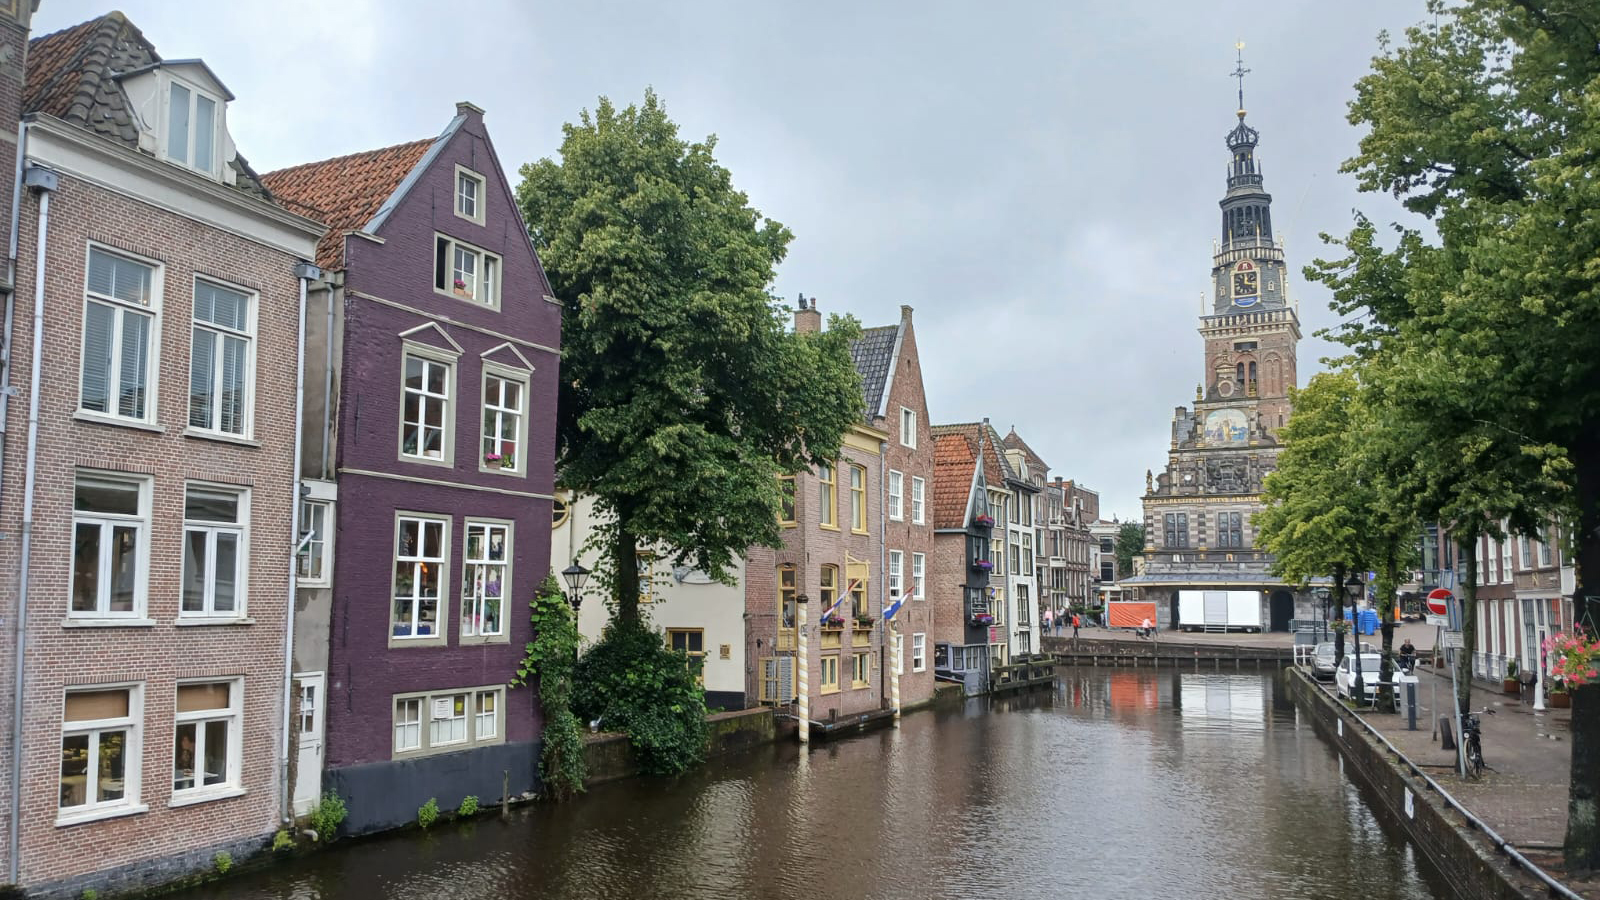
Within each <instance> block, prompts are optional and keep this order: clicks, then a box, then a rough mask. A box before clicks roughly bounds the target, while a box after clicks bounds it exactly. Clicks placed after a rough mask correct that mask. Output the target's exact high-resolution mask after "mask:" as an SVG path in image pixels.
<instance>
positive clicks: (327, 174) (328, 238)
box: [261, 138, 434, 269]
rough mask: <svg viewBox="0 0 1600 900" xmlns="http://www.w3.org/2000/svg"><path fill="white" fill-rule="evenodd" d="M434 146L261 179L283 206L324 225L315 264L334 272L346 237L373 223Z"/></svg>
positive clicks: (357, 156)
mask: <svg viewBox="0 0 1600 900" xmlns="http://www.w3.org/2000/svg"><path fill="white" fill-rule="evenodd" d="M433 143H434V139H433V138H427V139H425V140H420V141H411V142H409V143H405V144H396V145H395V146H393V147H383V148H381V149H378V150H368V151H366V152H364V153H351V154H349V155H346V156H336V157H334V158H333V159H325V160H322V161H321V162H313V163H305V164H302V165H298V166H292V167H290V168H287V169H279V170H278V171H276V172H268V173H267V174H266V175H264V176H262V179H261V180H262V182H263V183H264V184H265V185H266V187H267V190H269V191H271V192H272V194H273V196H275V197H276V198H277V199H278V201H279V202H280V203H282V204H283V205H284V206H286V207H288V208H290V209H291V210H293V211H294V212H298V213H300V214H301V215H305V216H310V217H311V218H313V219H317V220H318V221H321V222H325V223H327V226H328V231H327V233H325V234H324V235H323V236H322V239H321V240H320V241H318V242H317V265H319V266H321V267H323V268H324V269H338V268H342V267H343V266H344V236H345V234H346V233H348V232H351V231H361V230H362V229H364V228H365V227H366V225H367V223H368V222H371V221H372V218H373V216H375V215H377V213H378V210H379V209H380V208H381V207H382V206H383V204H384V201H386V200H388V199H389V198H390V197H391V196H392V195H393V194H394V192H395V191H396V190H397V189H398V188H399V187H400V184H401V182H403V181H404V180H405V178H406V176H407V175H409V174H410V173H411V170H412V169H413V168H415V167H416V165H417V163H418V162H420V161H421V159H422V157H423V155H424V154H426V153H427V152H428V148H429V147H431V146H432V145H433Z"/></svg>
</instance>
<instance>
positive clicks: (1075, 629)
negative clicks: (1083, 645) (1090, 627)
mask: <svg viewBox="0 0 1600 900" xmlns="http://www.w3.org/2000/svg"><path fill="white" fill-rule="evenodd" d="M1082 624H1083V620H1082V619H1080V618H1079V617H1078V614H1077V613H1073V614H1072V639H1073V640H1077V639H1078V628H1079V627H1080V626H1081V625H1082Z"/></svg>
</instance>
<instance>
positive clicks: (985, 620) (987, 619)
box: [972, 613, 994, 628]
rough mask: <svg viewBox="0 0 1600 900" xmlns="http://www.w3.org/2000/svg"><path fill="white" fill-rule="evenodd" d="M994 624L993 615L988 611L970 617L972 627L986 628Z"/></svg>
mask: <svg viewBox="0 0 1600 900" xmlns="http://www.w3.org/2000/svg"><path fill="white" fill-rule="evenodd" d="M993 624H994V616H993V615H992V614H990V613H977V614H975V615H973V617H972V625H973V627H974V628H988V627H989V626H990V625H993Z"/></svg>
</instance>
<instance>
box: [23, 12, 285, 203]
mask: <svg viewBox="0 0 1600 900" xmlns="http://www.w3.org/2000/svg"><path fill="white" fill-rule="evenodd" d="M161 62H162V59H161V54H159V53H157V52H156V48H155V46H154V45H152V44H151V43H150V42H149V41H148V40H146V39H145V37H144V33H143V32H141V31H140V30H139V29H138V27H137V26H135V25H134V24H133V23H132V22H130V21H128V18H127V16H124V15H123V14H122V13H120V12H109V13H106V14H105V15H103V16H100V17H99V18H97V19H90V20H89V21H87V22H83V23H81V24H78V25H74V26H72V27H71V28H65V29H62V30H61V31H57V32H54V33H53V34H47V35H44V36H42V37H37V38H34V39H33V40H31V41H29V42H28V75H27V78H26V79H25V81H24V83H23V88H22V114H23V115H30V114H44V115H48V116H53V117H55V118H57V119H60V120H62V121H63V122H67V123H69V124H72V125H76V126H78V127H80V128H83V129H85V130H87V131H91V132H93V133H95V134H98V135H100V136H101V137H104V138H108V139H110V140H113V141H116V142H117V143H119V144H122V145H123V146H125V147H127V148H128V149H130V150H135V151H137V150H139V126H138V124H137V122H136V121H135V117H134V114H133V110H132V109H131V108H130V106H129V104H128V97H127V94H125V93H124V92H123V90H122V83H121V82H120V81H119V80H118V76H119V75H124V74H127V73H129V72H133V71H135V70H138V69H147V68H150V67H152V66H155V65H157V64H159V63H161ZM141 152H143V151H141ZM227 162H228V165H229V166H231V167H232V168H233V170H234V172H235V173H237V175H238V177H237V179H236V182H235V184H234V187H236V188H238V189H239V190H241V191H243V192H245V193H247V194H252V195H254V196H257V197H260V198H262V199H267V200H270V199H271V198H270V197H269V196H268V195H267V192H266V191H265V190H264V189H263V188H262V186H261V180H260V178H259V177H257V175H256V173H255V171H254V170H253V169H251V168H250V164H249V163H248V162H246V161H245V159H244V157H243V156H238V155H235V157H234V158H233V159H231V160H228V161H227Z"/></svg>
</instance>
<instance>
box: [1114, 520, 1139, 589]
mask: <svg viewBox="0 0 1600 900" xmlns="http://www.w3.org/2000/svg"><path fill="white" fill-rule="evenodd" d="M1115 550H1116V554H1117V574H1118V575H1120V576H1122V577H1123V578H1128V577H1130V576H1132V575H1133V558H1134V557H1135V556H1138V555H1140V554H1142V553H1144V526H1143V525H1140V524H1139V523H1138V522H1123V523H1122V527H1121V528H1119V529H1117V543H1116V547H1115Z"/></svg>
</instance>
